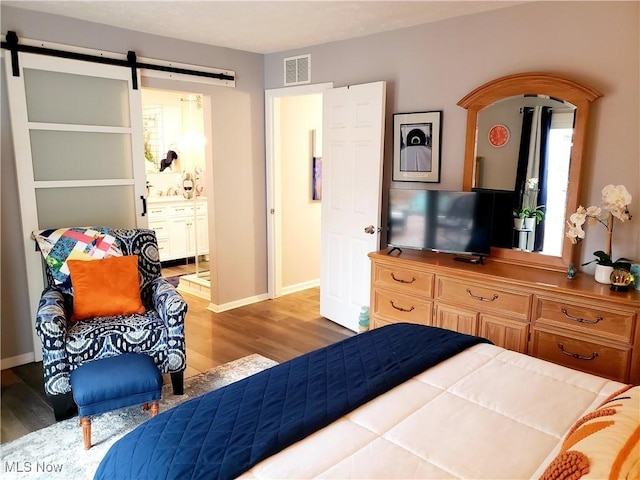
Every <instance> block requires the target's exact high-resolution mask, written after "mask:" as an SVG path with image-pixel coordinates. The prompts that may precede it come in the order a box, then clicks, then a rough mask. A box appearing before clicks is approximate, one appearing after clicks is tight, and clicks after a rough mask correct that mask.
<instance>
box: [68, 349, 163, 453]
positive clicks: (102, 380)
mask: <svg viewBox="0 0 640 480" xmlns="http://www.w3.org/2000/svg"><path fill="white" fill-rule="evenodd" d="M71 389H72V392H73V399H74V400H75V402H76V404H77V405H78V416H79V417H80V425H81V426H82V432H83V437H84V448H85V449H89V448H91V419H90V418H89V416H90V415H98V414H100V413H105V412H109V411H111V410H116V409H118V408H124V407H129V406H131V405H140V404H143V405H144V409H145V410H148V409H149V408H150V409H151V416H155V415H156V414H157V413H158V411H159V406H158V400H160V396H161V393H162V375H161V374H160V370H158V367H156V365H155V363H154V362H153V359H152V358H151V357H149V356H147V355H141V354H137V353H125V354H123V355H117V356H115V357H109V358H103V359H101V360H94V361H92V362H89V363H85V364H84V365H81V366H79V367H78V368H76V369H75V370H74V371H73V372H71ZM149 404H151V406H149Z"/></svg>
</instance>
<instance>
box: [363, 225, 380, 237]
mask: <svg viewBox="0 0 640 480" xmlns="http://www.w3.org/2000/svg"><path fill="white" fill-rule="evenodd" d="M376 231H380V229H379V228H378V229H376V227H374V226H373V225H369V226H368V227H364V233H368V234H369V235H373V234H374V233H376Z"/></svg>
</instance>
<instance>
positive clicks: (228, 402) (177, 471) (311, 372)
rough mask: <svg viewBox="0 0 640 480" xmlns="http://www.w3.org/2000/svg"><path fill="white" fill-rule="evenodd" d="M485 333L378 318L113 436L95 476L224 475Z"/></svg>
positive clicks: (243, 467)
mask: <svg viewBox="0 0 640 480" xmlns="http://www.w3.org/2000/svg"><path fill="white" fill-rule="evenodd" d="M481 342H488V343H490V342H489V341H488V340H486V339H483V338H480V337H473V336H470V335H463V334H459V333H456V332H453V331H450V330H443V329H439V328H435V327H425V326H422V325H414V324H406V323H405V324H394V325H389V326H386V327H383V328H378V329H375V330H372V331H369V332H366V333H363V334H360V335H357V336H354V337H351V338H348V339H346V340H343V341H341V342H338V343H335V344H333V345H329V346H327V347H324V348H321V349H319V350H316V351H313V352H310V353H307V354H305V355H302V356H300V357H297V358H294V359H293V360H290V361H288V362H285V363H282V364H280V365H277V366H275V367H272V368H270V369H268V370H265V371H262V372H260V373H257V374H255V375H252V376H251V377H248V378H245V379H244V380H240V381H238V382H236V383H233V384H231V385H228V386H226V387H223V388H221V389H219V390H215V391H213V392H210V393H207V394H205V395H203V396H201V397H198V398H194V399H192V400H189V401H187V402H185V403H183V404H181V405H179V406H177V407H175V408H173V409H171V410H167V411H166V412H163V413H161V414H160V415H158V416H156V417H154V418H152V419H150V420H148V421H147V422H145V423H144V424H142V425H140V426H139V427H138V428H136V429H135V430H133V431H132V432H130V433H129V434H127V435H125V436H124V437H123V438H121V439H120V440H119V441H118V442H116V443H115V444H114V445H113V446H112V447H111V449H110V450H109V452H107V455H106V456H105V457H104V459H103V460H102V463H101V464H100V466H99V467H98V470H97V472H96V475H95V477H94V478H95V479H97V480H104V479H113V480H115V479H117V480H125V479H138V480H142V479H181V480H184V479H227V478H235V477H237V476H238V475H240V474H242V473H243V472H245V471H247V470H248V469H250V468H251V467H252V466H254V465H255V464H257V463H259V462H260V461H261V460H264V459H265V458H267V457H269V456H271V455H273V454H275V453H277V452H279V451H280V450H283V449H284V448H286V447H287V446H289V445H291V444H293V443H295V442H297V441H298V440H301V439H302V438H304V437H306V436H307V435H309V434H311V433H313V432H315V431H316V430H318V429H320V428H323V427H325V426H327V425H328V424H330V423H331V422H333V421H334V420H337V419H338V418H340V417H341V416H343V415H345V414H346V413H348V412H350V411H352V410H354V409H355V408H357V407H359V406H361V405H363V404H364V403H366V402H368V401H369V400H371V399H373V398H375V397H376V396H378V395H380V394H382V393H384V392H386V391H388V390H390V389H392V388H393V387H395V386H397V385H399V384H400V383H402V382H404V381H406V380H408V379H410V378H412V377H414V376H415V375H417V374H419V373H421V372H422V371H424V370H426V369H427V368H429V367H431V366H433V365H436V364H437V363H439V362H441V361H442V360H445V359H447V358H449V357H451V356H453V355H456V354H457V353H459V352H461V351H463V350H465V349H466V348H468V347H470V346H472V345H475V344H477V343H481Z"/></svg>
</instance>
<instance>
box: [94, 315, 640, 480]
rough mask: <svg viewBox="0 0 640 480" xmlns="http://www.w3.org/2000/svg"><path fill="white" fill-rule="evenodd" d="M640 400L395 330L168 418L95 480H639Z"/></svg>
mask: <svg viewBox="0 0 640 480" xmlns="http://www.w3.org/2000/svg"><path fill="white" fill-rule="evenodd" d="M638 393H639V392H638V388H637V387H633V388H630V387H629V386H626V385H624V384H621V383H618V382H614V381H610V380H607V379H603V378H600V377H596V376H593V375H588V374H585V373H581V372H577V371H573V370H570V369H567V368H564V367H561V366H558V365H554V364H551V363H547V362H544V361H542V360H539V359H535V358H532V357H528V356H525V355H522V354H519V353H516V352H512V351H508V350H504V349H502V348H500V347H497V346H495V345H492V344H490V343H489V342H488V341H486V340H484V339H481V338H479V337H472V336H469V335H462V334H459V333H455V332H452V331H449V330H443V329H438V328H434V327H424V326H419V325H413V324H395V325H390V326H387V327H383V328H380V329H376V330H373V331H371V332H367V333H365V334H361V335H358V336H356V337H352V338H349V339H347V340H344V341H342V342H339V343H337V344H334V345H330V346H328V347H325V348H323V349H320V350H317V351H315V352H310V353H309V354H306V355H303V356H301V357H298V358H296V359H293V360H291V361H289V362H285V363H283V364H281V365H278V366H276V367H273V368H271V369H269V370H266V371H264V372H260V373H258V374H256V375H253V376H252V377H249V378H247V379H244V380H241V381H240V382H236V383H235V384H232V385H229V386H227V387H224V388H222V389H219V390H216V391H214V392H210V393H208V394H206V395H203V396H202V397H199V398H196V399H193V400H190V401H187V402H185V403H183V404H181V405H180V406H178V407H176V408H173V409H171V410H168V411H166V412H163V413H162V414H160V415H158V416H157V417H155V418H153V419H151V420H149V421H148V422H145V423H144V424H143V425H141V426H139V427H138V428H137V429H135V430H134V431H132V432H130V433H129V434H127V435H126V436H125V437H123V438H122V439H120V440H119V441H118V442H116V444H114V445H113V447H112V448H111V449H110V450H109V452H108V453H107V455H106V456H105V458H104V459H103V460H102V462H101V464H100V466H99V468H98V471H97V472H96V476H95V478H96V479H99V480H102V479H115V478H117V479H126V478H136V479H144V478H191V479H196V478H209V479H210V478H236V477H241V478H252V479H263V478H264V479H266V478H474V479H475V478H493V479H497V478H510V479H516V478H540V477H545V478H562V475H561V474H563V473H566V472H568V471H571V472H573V473H577V474H579V475H578V476H576V477H575V478H580V476H583V477H584V478H585V479H586V478H606V477H610V475H611V472H613V475H615V476H613V477H612V478H638V474H640V461H639V460H638V458H637V457H638V448H639V447H638V436H639V435H640V426H639V420H638V411H640V395H638ZM603 425H604V426H603ZM550 466H551V467H550ZM603 472H606V475H605V476H604V477H603V475H604V473H603Z"/></svg>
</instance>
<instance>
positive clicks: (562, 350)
mask: <svg viewBox="0 0 640 480" xmlns="http://www.w3.org/2000/svg"><path fill="white" fill-rule="evenodd" d="M558 348H559V349H560V351H561V352H562V353H564V354H565V355H569V356H570V357H573V358H577V359H578V360H595V359H596V358H598V352H593V353H592V354H591V356H590V357H585V356H584V355H578V354H577V353H571V352H570V351H568V350H565V349H564V345H562V344H561V343H558Z"/></svg>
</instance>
